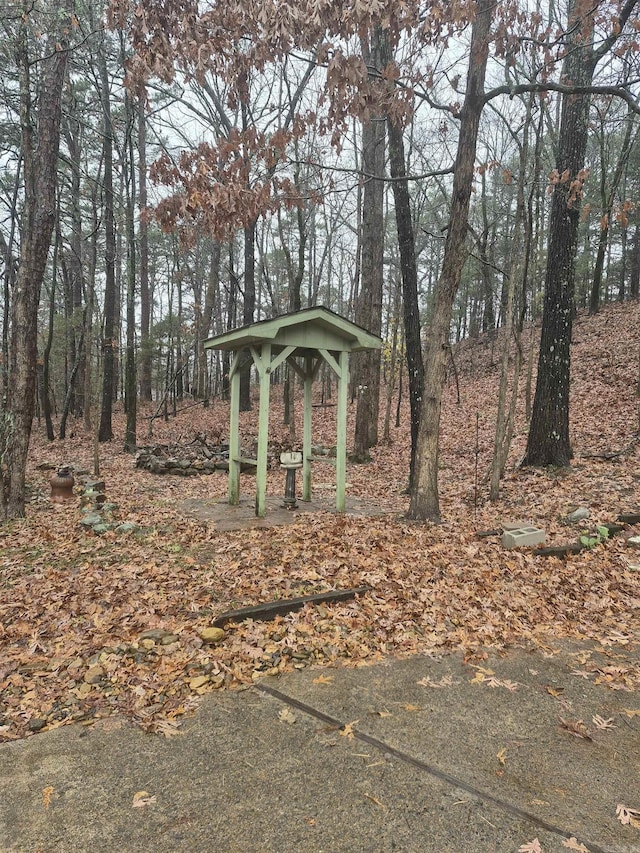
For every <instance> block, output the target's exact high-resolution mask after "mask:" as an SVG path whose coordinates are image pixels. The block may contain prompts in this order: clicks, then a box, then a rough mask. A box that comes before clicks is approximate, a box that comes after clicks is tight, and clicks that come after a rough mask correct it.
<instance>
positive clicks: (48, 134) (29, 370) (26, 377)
mask: <svg viewBox="0 0 640 853" xmlns="http://www.w3.org/2000/svg"><path fill="white" fill-rule="evenodd" d="M58 10H60V7H58ZM28 12H29V9H28V8H25V16H24V20H23V22H22V23H21V25H20V31H19V36H18V42H17V45H16V61H17V65H18V70H19V92H20V128H21V144H22V156H23V162H24V207H23V212H22V226H21V240H20V245H21V258H20V266H19V269H18V275H17V278H16V282H15V287H14V291H13V301H12V305H11V346H10V372H11V382H10V384H9V387H8V389H7V399H6V401H4V412H0V430H2V431H3V432H4V433H5V436H4V438H3V440H2V442H1V443H0V455H1V458H0V486H1V488H0V519H1V518H21V517H22V516H24V513H25V473H26V465H27V452H28V449H29V439H30V437H31V425H32V421H33V415H34V411H35V388H36V372H37V357H38V343H37V340H38V307H39V305H40V292H41V288H42V280H43V278H44V273H45V268H46V263H47V255H48V253H49V246H50V243H51V234H52V232H53V226H54V222H55V209H56V177H57V165H58V150H59V144H60V118H61V113H62V88H63V85H64V77H65V69H66V64H67V51H66V50H65V49H64V48H65V46H66V34H65V32H63V31H62V30H63V29H64V28H63V27H61V28H60V30H61V32H60V33H59V34H56V35H54V36H53V37H52V38H51V40H50V45H49V47H50V53H49V55H48V56H47V57H46V58H45V59H43V60H42V61H41V62H40V63H39V69H40V74H41V77H40V81H39V94H38V103H39V108H38V112H37V115H36V112H35V109H34V105H33V102H32V80H31V71H32V68H33V67H34V64H33V57H31V56H30V55H29V50H28V34H27V29H28V21H27V17H28ZM65 24H66V20H65ZM56 42H58V43H59V44H60V49H57V47H56Z"/></svg>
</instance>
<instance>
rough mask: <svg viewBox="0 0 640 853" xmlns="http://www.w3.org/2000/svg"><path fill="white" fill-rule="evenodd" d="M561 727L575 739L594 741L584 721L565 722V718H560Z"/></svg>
mask: <svg viewBox="0 0 640 853" xmlns="http://www.w3.org/2000/svg"><path fill="white" fill-rule="evenodd" d="M560 727H561V728H563V729H564V730H565V731H567V732H569V734H571V735H574V736H575V737H579V738H582V739H583V740H593V738H592V737H591V735H590V734H589V730H588V729H587V727H586V726H585V724H584V723H583V722H582V720H565V719H564V718H563V717H560Z"/></svg>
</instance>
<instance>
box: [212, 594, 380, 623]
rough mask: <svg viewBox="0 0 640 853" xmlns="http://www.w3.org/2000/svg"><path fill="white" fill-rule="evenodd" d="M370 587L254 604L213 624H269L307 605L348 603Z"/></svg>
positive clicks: (240, 608) (232, 611) (222, 615)
mask: <svg viewBox="0 0 640 853" xmlns="http://www.w3.org/2000/svg"><path fill="white" fill-rule="evenodd" d="M370 591H371V587H370V586H359V587H356V588H355V589H333V590H330V591H329V592H319V593H315V594H313V595H301V596H299V597H298V598H281V599H279V600H278V601H267V602H265V603H264V604H252V605H250V606H248V607H239V608H238V609H237V610H229V611H228V612H227V613H222V614H221V615H220V616H218V617H217V618H216V619H214V620H213V622H212V623H211V624H212V625H213V626H214V627H215V628H222V626H223V625H226V624H227V622H242V621H243V620H244V619H256V620H259V621H262V622H269V621H270V620H271V619H275V618H276V616H284V615H285V614H286V613H292V612H293V611H295V610H301V609H302V608H303V607H304V606H305V604H333V603H335V602H337V601H348V600H349V599H350V598H355V596H356V595H363V594H364V593H365V592H370Z"/></svg>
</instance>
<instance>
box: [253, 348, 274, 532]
mask: <svg viewBox="0 0 640 853" xmlns="http://www.w3.org/2000/svg"><path fill="white" fill-rule="evenodd" d="M251 352H252V355H253V360H254V361H255V363H256V367H257V368H258V374H259V376H260V409H259V413H258V459H257V461H258V465H257V467H256V515H257V516H259V517H260V518H264V516H265V514H266V511H267V507H266V495H267V446H268V438H269V393H270V390H271V389H270V385H271V344H270V343H263V344H262V347H261V349H260V355H259V356H258V354H257V352H256V351H255V349H254V348H253V347H251Z"/></svg>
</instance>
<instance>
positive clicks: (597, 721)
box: [591, 714, 616, 730]
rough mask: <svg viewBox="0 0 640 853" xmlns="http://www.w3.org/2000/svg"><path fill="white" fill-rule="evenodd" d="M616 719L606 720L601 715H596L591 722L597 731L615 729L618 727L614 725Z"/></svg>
mask: <svg viewBox="0 0 640 853" xmlns="http://www.w3.org/2000/svg"><path fill="white" fill-rule="evenodd" d="M614 719H615V718H614V717H609V719H608V720H605V719H604V717H601V716H600V714H594V715H593V717H591V722H592V723H593V724H594V726H595V727H596V728H597V729H602V730H606V729H615V728H616V727H615V726H614V725H613V721H614Z"/></svg>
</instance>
